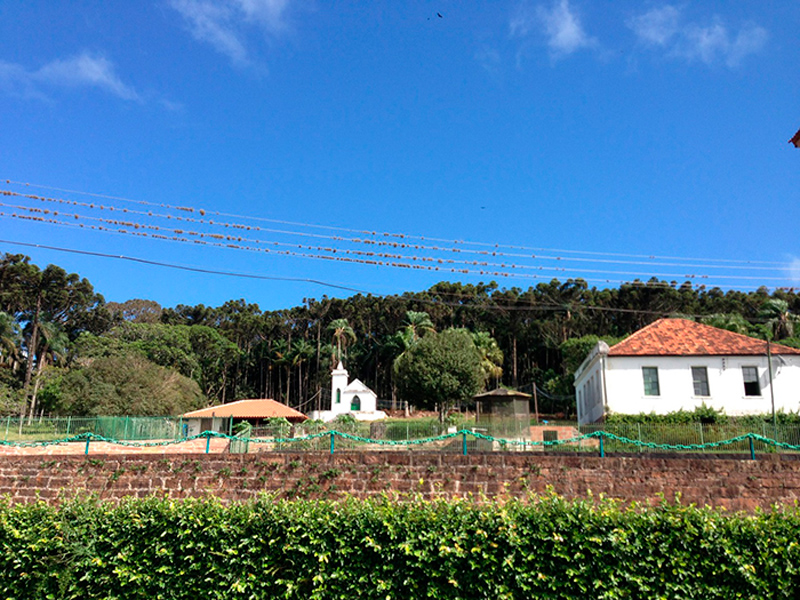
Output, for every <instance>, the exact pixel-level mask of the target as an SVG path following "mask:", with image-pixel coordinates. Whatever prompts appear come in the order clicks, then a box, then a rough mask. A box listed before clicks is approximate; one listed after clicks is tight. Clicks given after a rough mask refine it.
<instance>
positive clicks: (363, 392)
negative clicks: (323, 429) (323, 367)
mask: <svg viewBox="0 0 800 600" xmlns="http://www.w3.org/2000/svg"><path fill="white" fill-rule="evenodd" d="M348 379H349V374H348V373H347V369H345V368H344V367H343V366H342V363H341V362H339V364H338V365H337V366H336V368H335V369H334V370H333V371H332V372H331V408H330V410H322V411H313V412H312V413H311V415H310V416H311V418H312V419H319V420H322V421H325V422H329V421H333V420H334V419H336V417H338V416H339V415H353V417H355V418H356V419H357V420H359V421H377V420H379V419H385V418H386V413H385V412H383V411H382V410H378V396H377V395H376V394H375V392H373V391H372V390H371V389H369V388H368V387H367V386H366V385H364V384H363V383H362V382H361V381H359V380H358V379H354V380H353V381H350V382H349V383H348Z"/></svg>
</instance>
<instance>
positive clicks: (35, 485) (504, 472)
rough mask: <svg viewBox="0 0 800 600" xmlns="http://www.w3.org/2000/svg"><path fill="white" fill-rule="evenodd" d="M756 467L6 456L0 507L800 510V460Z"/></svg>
mask: <svg viewBox="0 0 800 600" xmlns="http://www.w3.org/2000/svg"><path fill="white" fill-rule="evenodd" d="M758 458H759V459H758V460H757V461H751V460H746V457H742V458H741V459H739V458H730V456H727V457H724V458H723V457H711V456H708V455H706V456H704V457H702V458H701V457H697V458H685V457H681V458H676V457H665V458H658V457H652V456H650V457H641V455H640V456H607V457H605V458H600V457H598V456H575V455H569V456H554V455H547V454H542V453H512V452H509V453H474V454H470V455H469V456H461V455H458V454H444V453H432V452H416V451H411V452H409V451H405V452H344V451H343V452H338V451H337V452H336V453H335V454H333V455H331V454H329V453H322V452H307V453H299V452H295V453H289V452H269V453H266V452H265V453H260V454H202V453H196V454H188V453H187V454H162V455H153V454H98V453H92V454H90V455H87V456H81V455H73V456H52V455H51V456H46V455H17V456H13V455H4V456H0V496H3V495H7V496H9V497H10V498H11V499H12V501H15V502H27V501H33V500H36V499H37V498H40V499H43V500H46V501H56V500H57V499H58V498H60V497H69V496H72V495H74V494H76V493H80V492H83V491H89V492H93V493H96V494H98V495H99V496H100V497H101V498H103V499H112V500H113V499H119V498H122V497H125V496H137V497H144V496H148V495H151V494H165V495H168V496H170V497H174V498H185V497H198V496H206V495H213V496H217V497H219V498H222V499H224V500H245V499H248V498H252V497H253V496H255V495H256V494H258V493H260V492H262V491H267V492H273V493H275V494H277V495H279V496H281V497H286V498H309V497H311V498H314V497H317V498H319V497H326V498H334V497H339V496H342V495H344V494H352V495H354V496H357V497H365V496H369V495H372V494H378V493H383V492H396V493H399V494H401V495H402V494H419V495H421V496H422V497H424V498H433V497H437V496H445V497H450V496H462V497H466V496H470V495H471V496H473V497H477V498H481V497H490V498H491V497H503V496H506V497H508V496H526V495H527V494H528V493H529V492H536V493H547V492H548V490H549V489H552V490H553V491H554V492H556V493H557V494H560V495H563V496H565V497H568V498H580V497H586V496H587V495H588V494H590V493H591V494H593V495H594V496H595V497H596V496H598V495H600V494H604V495H606V496H608V497H613V498H620V499H623V500H625V501H651V502H657V501H659V499H660V497H661V495H662V494H663V495H664V496H665V497H666V498H667V499H673V498H674V497H675V494H676V493H680V494H681V501H682V502H684V503H696V504H709V505H713V506H723V507H726V508H728V509H731V510H748V511H749V510H753V509H755V508H756V507H764V508H768V507H769V506H771V505H772V504H774V503H793V502H795V501H796V500H797V499H798V498H800V460H797V459H795V457H793V456H787V455H765V456H759V457H758Z"/></svg>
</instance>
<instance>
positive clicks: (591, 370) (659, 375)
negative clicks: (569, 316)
mask: <svg viewBox="0 0 800 600" xmlns="http://www.w3.org/2000/svg"><path fill="white" fill-rule="evenodd" d="M769 346H770V347H769V352H768V348H767V343H766V342H765V341H763V340H757V339H755V338H751V337H748V336H744V335H740V334H737V333H732V332H730V331H725V330H721V329H717V328H715V327H710V326H708V325H703V324H700V323H695V322H693V321H686V320H684V319H661V320H659V321H656V322H655V323H652V324H651V325H648V326H647V327H645V328H644V329H641V330H639V331H637V332H636V333H634V334H633V335H631V336H630V337H628V338H627V339H625V340H623V341H622V342H620V343H619V344H616V345H615V346H612V347H610V348H609V346H608V345H607V344H606V343H604V342H599V343H598V344H597V345H596V346H595V347H594V348H593V349H592V351H591V352H590V353H589V355H588V356H587V357H586V359H585V360H584V361H583V363H582V364H581V366H580V367H579V368H578V370H577V372H576V373H575V390H576V402H577V412H578V421H579V423H581V424H585V423H594V422H597V421H600V420H602V419H603V418H604V417H605V415H606V414H608V413H618V414H638V413H651V412H652V413H655V414H666V413H670V412H674V411H678V410H686V411H692V410H694V409H695V408H697V407H699V406H701V405H705V406H708V407H710V408H714V409H717V410H720V411H724V412H725V413H726V414H728V415H731V416H735V415H747V414H767V413H770V412H771V411H772V404H773V401H774V404H775V410H776V411H784V412H798V411H800V350H797V349H795V348H789V347H786V346H781V345H779V344H770V345H769ZM770 365H771V369H770ZM770 371H771V373H770Z"/></svg>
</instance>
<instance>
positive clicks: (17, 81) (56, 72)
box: [0, 52, 141, 101]
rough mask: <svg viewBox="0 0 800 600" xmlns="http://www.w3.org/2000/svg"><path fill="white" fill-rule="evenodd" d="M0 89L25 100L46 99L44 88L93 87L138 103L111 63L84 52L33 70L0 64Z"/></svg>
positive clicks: (132, 90) (129, 87) (130, 88)
mask: <svg viewBox="0 0 800 600" xmlns="http://www.w3.org/2000/svg"><path fill="white" fill-rule="evenodd" d="M0 86H2V88H3V89H4V90H5V91H6V92H7V93H10V94H12V95H17V96H22V97H25V98H40V99H46V98H47V94H46V93H45V90H46V89H47V88H58V87H62V88H63V87H70V88H78V87H94V88H98V89H101V90H103V91H105V92H108V93H110V94H113V95H115V96H117V97H119V98H122V99H123V100H136V101H139V100H141V97H140V96H139V94H138V93H137V92H136V90H135V89H134V88H133V87H131V86H130V85H127V84H126V83H124V82H123V81H122V79H120V77H119V76H118V75H117V73H116V68H115V66H114V63H112V62H111V61H110V60H108V59H107V58H105V57H104V56H102V55H99V54H90V53H88V52H83V53H81V54H78V55H77V56H72V57H69V58H65V59H58V60H54V61H52V62H50V63H47V64H46V65H44V66H43V67H41V68H40V69H38V70H35V71H29V70H28V69H26V68H25V67H23V66H22V65H19V64H14V63H6V62H0Z"/></svg>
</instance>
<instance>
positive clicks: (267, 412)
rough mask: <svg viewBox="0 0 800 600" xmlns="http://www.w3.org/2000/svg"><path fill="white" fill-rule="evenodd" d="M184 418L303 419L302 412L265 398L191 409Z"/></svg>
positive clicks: (304, 418)
mask: <svg viewBox="0 0 800 600" xmlns="http://www.w3.org/2000/svg"><path fill="white" fill-rule="evenodd" d="M183 417H184V418H185V419H199V418H208V417H223V418H229V417H233V418H234V419H275V418H281V417H283V418H285V419H288V420H290V421H292V420H297V421H305V420H306V419H307V418H308V417H306V416H305V415H304V414H303V413H301V412H299V411H296V410H295V409H293V408H290V407H288V406H286V405H285V404H281V403H280V402H276V401H275V400H270V399H267V398H259V399H251V400H237V401H236V402H229V403H228V404H220V405H217V406H209V407H208V408H202V409H200V410H193V411H192V412H188V413H186V414H184V415H183Z"/></svg>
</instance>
